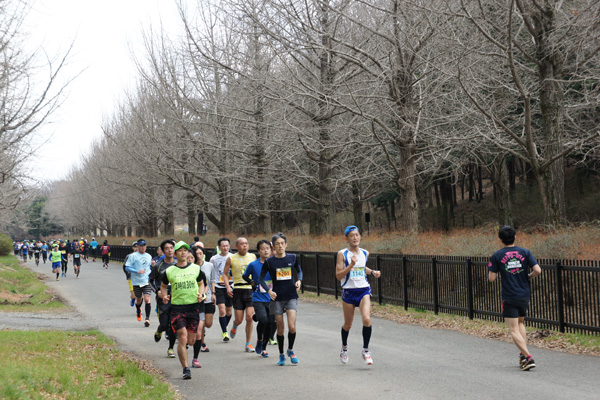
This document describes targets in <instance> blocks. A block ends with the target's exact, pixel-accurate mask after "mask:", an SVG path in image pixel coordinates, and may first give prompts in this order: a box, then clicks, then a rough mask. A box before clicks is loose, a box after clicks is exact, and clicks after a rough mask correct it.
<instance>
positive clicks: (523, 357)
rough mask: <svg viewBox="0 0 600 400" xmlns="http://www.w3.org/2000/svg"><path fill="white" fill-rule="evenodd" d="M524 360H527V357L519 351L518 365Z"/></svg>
mask: <svg viewBox="0 0 600 400" xmlns="http://www.w3.org/2000/svg"><path fill="white" fill-rule="evenodd" d="M525 361H527V357H525V356H524V355H523V353H519V365H523V363H524V362H525Z"/></svg>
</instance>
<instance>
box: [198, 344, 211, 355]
mask: <svg viewBox="0 0 600 400" xmlns="http://www.w3.org/2000/svg"><path fill="white" fill-rule="evenodd" d="M200 351H201V352H203V353H208V352H209V351H210V350H209V349H208V347H207V346H206V343H202V345H201V346H200Z"/></svg>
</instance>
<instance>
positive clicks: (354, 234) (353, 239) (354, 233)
mask: <svg viewBox="0 0 600 400" xmlns="http://www.w3.org/2000/svg"><path fill="white" fill-rule="evenodd" d="M344 235H345V236H346V241H347V242H348V244H349V245H350V246H358V244H359V243H360V231H359V230H358V227H357V226H355V225H350V226H347V227H346V229H345V230H344Z"/></svg>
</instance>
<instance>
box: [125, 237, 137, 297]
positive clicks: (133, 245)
mask: <svg viewBox="0 0 600 400" xmlns="http://www.w3.org/2000/svg"><path fill="white" fill-rule="evenodd" d="M131 250H133V251H132V252H131V253H129V254H127V255H126V256H125V259H124V260H123V272H124V273H125V279H127V286H129V305H130V306H131V307H133V306H135V293H133V285H132V284H131V272H129V271H127V266H126V264H127V259H129V256H130V255H132V254H133V253H136V252H137V250H138V248H137V242H133V244H132V245H131Z"/></svg>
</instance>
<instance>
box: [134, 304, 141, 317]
mask: <svg viewBox="0 0 600 400" xmlns="http://www.w3.org/2000/svg"><path fill="white" fill-rule="evenodd" d="M135 313H136V314H135V315H138V314H142V303H140V304H138V303H137V302H136V303H135Z"/></svg>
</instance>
